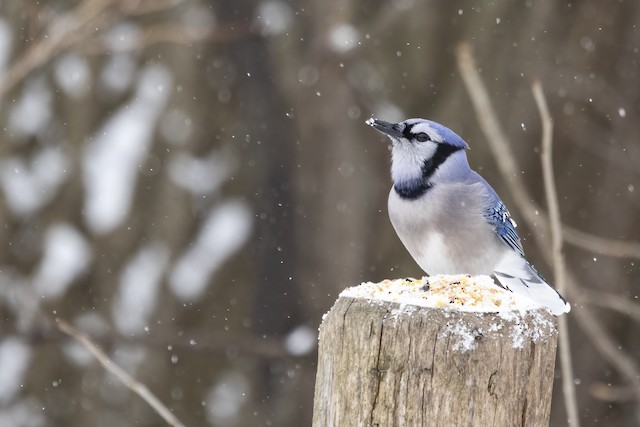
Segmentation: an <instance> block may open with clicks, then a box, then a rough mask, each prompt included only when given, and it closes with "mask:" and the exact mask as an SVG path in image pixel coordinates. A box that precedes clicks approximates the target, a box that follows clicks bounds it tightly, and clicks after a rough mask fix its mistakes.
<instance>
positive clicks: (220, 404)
mask: <svg viewBox="0 0 640 427" xmlns="http://www.w3.org/2000/svg"><path fill="white" fill-rule="evenodd" d="M250 392H251V387H250V384H249V381H248V380H247V378H246V376H245V375H243V374H241V373H239V372H226V373H224V374H223V375H222V376H221V377H220V379H219V380H218V381H217V382H216V383H215V384H214V385H213V386H212V387H211V388H210V389H209V391H208V392H207V395H206V397H205V400H204V402H203V404H204V405H205V407H206V416H207V420H208V421H209V423H210V424H211V425H224V426H232V425H236V422H237V418H238V415H239V414H240V411H241V410H242V407H243V406H244V404H245V403H246V402H247V400H248V399H249V393H250Z"/></svg>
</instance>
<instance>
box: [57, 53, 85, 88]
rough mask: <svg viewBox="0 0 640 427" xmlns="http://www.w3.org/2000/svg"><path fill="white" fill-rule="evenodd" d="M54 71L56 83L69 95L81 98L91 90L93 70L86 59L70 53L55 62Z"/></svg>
mask: <svg viewBox="0 0 640 427" xmlns="http://www.w3.org/2000/svg"><path fill="white" fill-rule="evenodd" d="M53 71H54V73H53V75H54V77H55V80H56V83H57V84H58V86H59V87H60V88H61V89H62V90H63V91H64V92H65V93H66V94H67V95H69V96H71V97H73V98H80V97H82V96H83V95H85V94H86V93H87V91H88V90H89V85H90V83H91V70H90V69H89V63H88V62H87V60H86V59H85V58H84V57H82V56H80V55H78V54H76V53H68V54H66V55H64V56H62V57H61V58H60V59H58V60H57V61H56V62H55V64H54V68H53Z"/></svg>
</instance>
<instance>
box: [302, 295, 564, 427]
mask: <svg viewBox="0 0 640 427" xmlns="http://www.w3.org/2000/svg"><path fill="white" fill-rule="evenodd" d="M557 336H558V334H557V330H556V320H555V317H553V316H552V315H551V314H550V313H549V312H547V311H546V310H542V309H541V310H537V311H529V312H525V313H520V312H517V311H509V312H503V313H474V312H461V311H452V310H445V309H439V308H427V307H418V306H412V305H400V304H397V303H391V302H383V301H368V300H365V299H354V298H344V297H341V298H339V299H338V301H337V302H336V303H335V304H334V306H333V307H332V309H331V310H330V311H329V313H328V314H327V315H326V317H325V319H324V321H323V322H322V325H321V326H320V347H319V355H318V372H317V377H316V387H315V401H314V411H313V426H314V427H322V426H341V427H343V426H433V425H439V426H483V425H486V426H509V427H513V426H542V425H548V424H549V414H550V409H551V392H552V389H553V374H554V364H555V354H556V347H557Z"/></svg>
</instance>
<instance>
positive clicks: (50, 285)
mask: <svg viewBox="0 0 640 427" xmlns="http://www.w3.org/2000/svg"><path fill="white" fill-rule="evenodd" d="M90 262H91V246H90V245H89V243H88V242H87V240H86V239H85V238H84V236H83V235H82V234H80V232H79V231H78V230H76V229H75V228H74V227H73V226H71V225H69V224H55V225H52V226H50V227H49V229H48V230H47V232H46V234H45V236H44V244H43V255H42V260H41V261H40V264H39V265H38V269H37V270H36V273H35V276H34V278H33V286H34V289H35V292H36V294H37V295H38V296H41V297H44V298H53V299H55V298H60V297H61V296H63V295H64V294H65V292H66V291H67V289H68V288H69V286H70V285H71V284H72V283H73V281H74V280H75V279H76V278H77V277H78V275H80V274H81V273H82V272H83V271H85V270H86V269H87V267H88V266H89V263H90Z"/></svg>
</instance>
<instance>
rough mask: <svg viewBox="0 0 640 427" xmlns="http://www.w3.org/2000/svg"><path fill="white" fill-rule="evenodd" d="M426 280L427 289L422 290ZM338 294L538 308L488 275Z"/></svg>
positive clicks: (457, 306)
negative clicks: (505, 288)
mask: <svg viewBox="0 0 640 427" xmlns="http://www.w3.org/2000/svg"><path fill="white" fill-rule="evenodd" d="M427 283H429V290H428V291H424V290H422V288H423V286H424V285H426V284H427ZM340 296H341V297H352V298H364V299H368V300H381V301H391V302H397V303H399V304H406V305H417V306H422V307H437V308H447V309H451V310H459V311H475V312H502V311H513V310H520V311H527V310H535V309H537V308H540V306H539V305H538V304H536V303H535V302H534V301H532V300H530V299H529V298H526V297H524V296H522V295H518V294H515V293H513V292H509V291H506V290H504V289H503V288H501V287H499V286H498V285H496V284H495V282H494V281H493V279H491V277H489V276H468V275H451V276H449V275H438V276H432V277H423V278H421V279H395V280H383V281H382V282H380V283H372V282H367V283H363V284H361V285H360V286H354V287H351V288H347V289H345V290H344V291H342V293H340Z"/></svg>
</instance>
